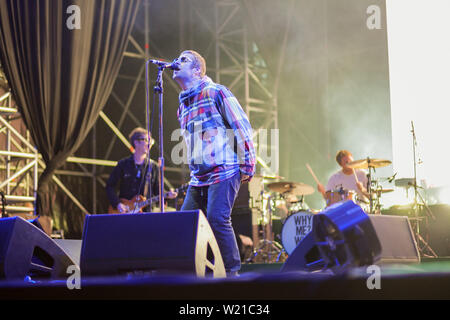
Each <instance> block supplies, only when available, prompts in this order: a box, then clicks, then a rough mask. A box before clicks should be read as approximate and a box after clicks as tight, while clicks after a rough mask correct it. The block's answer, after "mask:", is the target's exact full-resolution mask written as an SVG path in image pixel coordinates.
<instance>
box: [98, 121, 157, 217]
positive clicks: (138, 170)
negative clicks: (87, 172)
mask: <svg viewBox="0 0 450 320" xmlns="http://www.w3.org/2000/svg"><path fill="white" fill-rule="evenodd" d="M129 139H130V143H131V145H132V146H133V148H134V153H133V155H131V156H129V157H127V158H124V159H122V160H120V161H119V162H118V163H117V166H116V167H115V168H114V169H113V171H112V172H111V175H110V176H109V179H108V181H107V183H106V194H107V196H108V200H109V203H110V205H111V208H110V209H112V210H110V213H111V211H112V212H116V213H127V212H129V211H132V210H133V207H132V206H133V205H132V203H133V202H134V201H136V200H142V198H143V196H144V194H145V195H146V197H147V198H150V197H152V196H157V195H158V194H159V188H158V176H159V174H158V167H157V163H156V162H155V161H153V160H151V159H150V158H149V157H147V156H148V155H149V153H150V148H151V146H152V144H153V143H152V138H151V134H150V133H149V132H147V130H145V129H143V128H140V127H138V128H135V129H134V130H133V131H131V133H130V135H129ZM146 176H148V179H145V177H146ZM118 184H119V195H117V192H116V187H117V185H118ZM145 189H147V192H146V191H145ZM121 199H122V201H121ZM126 200H130V201H126ZM125 201H126V202H128V204H126V203H124V202H125ZM130 206H131V207H130Z"/></svg>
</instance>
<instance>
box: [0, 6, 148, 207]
mask: <svg viewBox="0 0 450 320" xmlns="http://www.w3.org/2000/svg"><path fill="white" fill-rule="evenodd" d="M140 2H141V0H96V1H92V0H33V1H29V0H1V1H0V61H1V64H2V66H3V69H4V71H5V74H6V77H7V79H8V81H9V84H10V86H11V89H12V93H13V95H14V98H15V100H16V102H17V104H18V108H19V111H20V113H21V115H22V117H23V120H24V122H25V124H26V126H27V128H28V129H29V130H30V132H31V136H32V138H33V140H34V143H35V144H36V147H37V149H38V150H39V152H40V153H41V155H42V157H43V159H44V161H45V164H46V169H45V170H44V172H43V173H42V174H41V176H40V177H39V187H38V199H39V201H38V208H37V209H38V213H39V214H42V215H51V212H49V208H50V205H51V200H50V197H49V196H48V184H49V181H50V180H51V177H52V175H53V173H54V171H55V170H56V169H57V168H59V167H60V166H61V165H63V164H64V162H65V160H66V159H67V157H68V156H70V155H71V154H72V153H73V152H75V151H76V150H77V148H78V147H79V146H80V145H81V143H82V142H83V140H84V139H85V138H86V136H87V134H88V133H89V131H90V129H91V128H92V126H93V125H94V124H95V122H96V120H97V117H98V114H99V112H100V111H101V110H102V108H103V106H104V105H105V103H106V101H107V99H108V97H109V95H110V93H111V90H112V88H113V85H114V82H115V80H116V76H117V74H118V71H119V68H120V65H121V62H122V58H123V53H124V51H125V49H126V47H127V44H128V36H129V34H130V32H131V29H132V27H133V24H134V20H135V17H136V13H137V10H138V8H139V5H140Z"/></svg>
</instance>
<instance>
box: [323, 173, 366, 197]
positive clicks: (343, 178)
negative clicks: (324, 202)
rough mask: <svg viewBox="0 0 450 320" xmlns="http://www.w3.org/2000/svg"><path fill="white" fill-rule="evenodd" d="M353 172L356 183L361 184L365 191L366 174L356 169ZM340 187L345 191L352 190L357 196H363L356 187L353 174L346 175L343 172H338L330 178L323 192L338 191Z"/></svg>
mask: <svg viewBox="0 0 450 320" xmlns="http://www.w3.org/2000/svg"><path fill="white" fill-rule="evenodd" d="M355 172H356V176H357V177H358V181H359V182H361V183H362V185H363V186H364V188H366V189H367V175H366V172H365V171H363V170H359V169H356V170H355ZM341 187H342V188H343V189H346V190H353V191H355V192H357V193H358V195H360V196H363V194H362V193H361V191H359V189H358V187H357V186H356V181H355V176H354V175H353V174H349V175H347V174H345V173H344V172H342V170H339V171H338V172H336V173H335V174H333V175H332V176H331V177H330V179H329V180H328V183H327V187H326V188H325V190H326V191H330V190H336V189H340V188H341Z"/></svg>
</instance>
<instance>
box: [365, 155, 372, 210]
mask: <svg viewBox="0 0 450 320" xmlns="http://www.w3.org/2000/svg"><path fill="white" fill-rule="evenodd" d="M367 166H368V168H369V173H368V174H367V188H366V189H367V191H368V192H369V213H373V197H372V169H373V168H372V166H371V165H370V158H369V157H367Z"/></svg>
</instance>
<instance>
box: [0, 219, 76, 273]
mask: <svg viewBox="0 0 450 320" xmlns="http://www.w3.org/2000/svg"><path fill="white" fill-rule="evenodd" d="M71 265H76V263H75V262H74V261H73V260H72V259H71V258H70V257H69V256H68V255H67V253H66V252H65V251H64V250H63V249H62V248H61V247H60V246H58V245H57V244H56V243H55V242H54V241H53V240H52V239H51V238H50V237H49V236H48V235H47V234H46V233H45V232H44V231H42V230H40V229H39V228H38V227H36V226H35V225H33V224H32V223H30V222H28V221H26V220H24V219H23V218H21V217H13V218H2V219H0V278H6V279H20V280H23V279H24V278H25V277H27V276H29V277H30V278H31V279H34V278H36V279H41V278H50V279H62V278H67V276H68V275H67V273H66V272H67V268H68V267H69V266H71Z"/></svg>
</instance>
